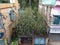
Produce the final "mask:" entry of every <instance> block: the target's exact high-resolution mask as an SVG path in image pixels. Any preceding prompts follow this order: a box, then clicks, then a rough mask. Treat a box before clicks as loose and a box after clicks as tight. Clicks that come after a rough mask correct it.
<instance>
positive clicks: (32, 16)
mask: <svg viewBox="0 0 60 45" xmlns="http://www.w3.org/2000/svg"><path fill="white" fill-rule="evenodd" d="M35 10H36V8H35V9H34V10H32V9H31V8H25V13H22V14H20V16H19V23H18V25H17V30H18V31H17V32H18V33H19V34H20V35H30V36H31V35H33V34H34V35H44V34H46V22H45V20H44V19H43V17H42V15H40V14H39V13H38V12H36V11H35Z"/></svg>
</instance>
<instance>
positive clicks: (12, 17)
mask: <svg viewBox="0 0 60 45" xmlns="http://www.w3.org/2000/svg"><path fill="white" fill-rule="evenodd" d="M9 15H10V20H11V21H13V20H14V11H13V10H11V11H10V13H9Z"/></svg>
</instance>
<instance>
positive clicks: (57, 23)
mask: <svg viewBox="0 0 60 45" xmlns="http://www.w3.org/2000/svg"><path fill="white" fill-rule="evenodd" d="M46 1H47V0H46ZM48 1H49V3H48V2H46V4H45V0H44V3H42V0H39V8H38V9H39V12H40V14H42V15H44V16H43V17H44V18H45V20H46V22H47V24H48V28H47V32H48V34H49V39H50V45H59V44H60V0H52V2H54V3H53V4H54V5H51V4H50V1H51V0H48Z"/></svg>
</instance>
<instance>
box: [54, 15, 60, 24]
mask: <svg viewBox="0 0 60 45" xmlns="http://www.w3.org/2000/svg"><path fill="white" fill-rule="evenodd" d="M53 24H56V25H59V24H60V15H54V16H53Z"/></svg>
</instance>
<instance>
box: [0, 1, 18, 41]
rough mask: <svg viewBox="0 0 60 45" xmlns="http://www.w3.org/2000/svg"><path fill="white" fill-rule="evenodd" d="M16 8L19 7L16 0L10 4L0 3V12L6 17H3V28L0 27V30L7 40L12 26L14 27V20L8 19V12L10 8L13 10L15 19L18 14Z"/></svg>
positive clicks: (9, 37)
mask: <svg viewBox="0 0 60 45" xmlns="http://www.w3.org/2000/svg"><path fill="white" fill-rule="evenodd" d="M18 9H19V3H18V0H15V3H13V4H10V3H6V4H3V3H1V4H0V13H1V14H2V15H3V16H4V17H5V18H6V19H3V24H4V28H5V29H0V32H4V34H5V37H6V39H7V41H8V42H10V40H11V35H12V28H14V26H15V25H14V23H15V22H12V21H11V20H10V16H9V12H10V10H14V14H15V16H16V17H15V18H16V19H17V18H18V15H19V13H18ZM15 21H16V20H15Z"/></svg>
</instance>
